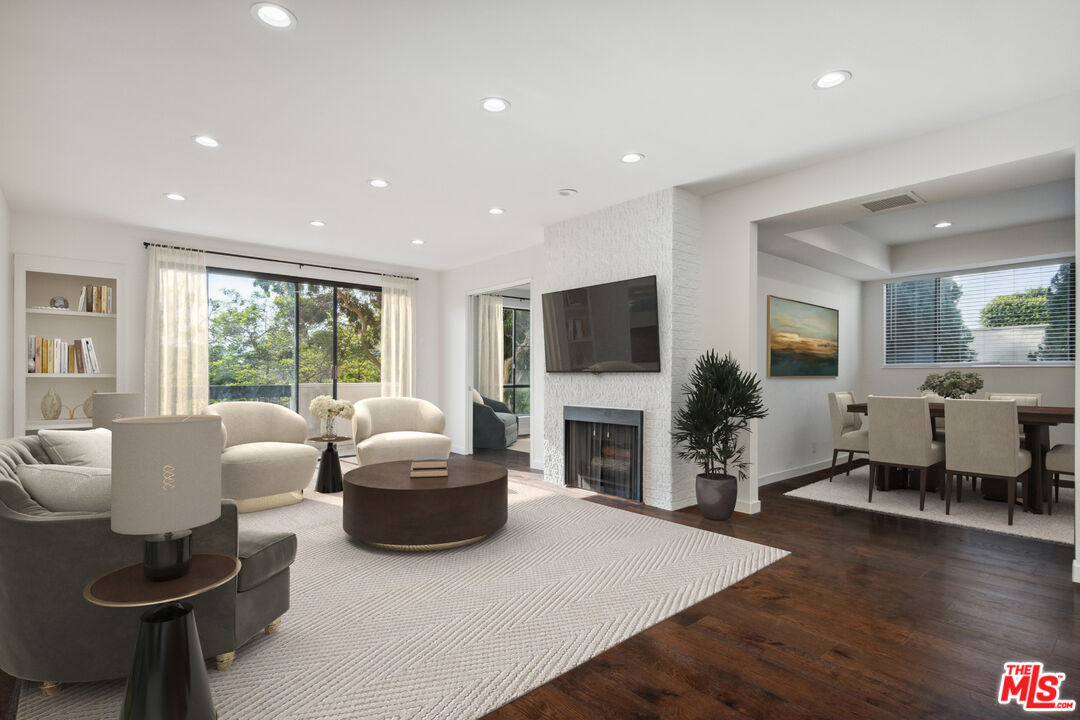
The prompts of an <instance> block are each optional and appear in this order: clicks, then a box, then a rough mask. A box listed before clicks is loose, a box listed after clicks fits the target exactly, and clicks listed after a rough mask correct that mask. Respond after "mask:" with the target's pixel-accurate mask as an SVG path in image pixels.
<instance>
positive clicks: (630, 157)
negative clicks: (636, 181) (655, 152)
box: [622, 153, 645, 163]
mask: <svg viewBox="0 0 1080 720" xmlns="http://www.w3.org/2000/svg"><path fill="white" fill-rule="evenodd" d="M644 159H645V156H644V155H642V154H641V153H627V154H625V155H623V156H622V161H623V162H624V163H636V162H641V161H642V160H644Z"/></svg>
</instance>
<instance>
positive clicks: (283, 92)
mask: <svg viewBox="0 0 1080 720" xmlns="http://www.w3.org/2000/svg"><path fill="white" fill-rule="evenodd" d="M250 4H251V3H250V2H248V0H235V1H230V2H222V1H221V0H185V1H184V2H172V3H166V2H131V1H130V0H97V1H96V2H93V3H88V2H85V0H21V1H14V2H7V3H4V14H3V21H2V22H0V98H3V102H2V103H0V188H2V189H3V191H4V192H5V194H6V196H7V199H8V202H9V204H10V205H11V206H12V208H13V209H14V210H15V211H16V212H18V211H27V210H36V211H44V212H55V213H65V214H72V215H85V216H92V217H96V218H100V219H103V220H110V221H116V222H122V223H127V224H131V225H136V226H141V227H149V228H160V229H164V230H171V231H176V232H185V233H193V234H199V235H208V236H218V237H224V238H229V239H232V240H238V241H246V242H253V243H260V244H264V245H272V246H279V247H287V248H296V249H306V248H311V247H318V248H319V249H320V250H323V251H326V252H333V253H338V254H342V255H347V256H354V257H357V258H365V259H369V260H372V261H385V262H393V263H401V264H412V265H416V266H419V267H427V268H450V267H457V266H461V265H465V264H468V263H471V262H474V261H476V260H479V259H482V258H486V257H491V256H494V255H499V254H504V253H507V252H511V251H513V250H517V249H520V248H523V247H525V246H528V245H532V244H535V243H537V242H540V241H541V239H542V233H543V227H544V226H546V225H549V224H551V223H554V222H558V221H561V220H565V219H567V218H571V217H576V216H579V215H582V214H585V213H587V212H591V211H594V210H597V209H600V208H604V207H608V206H611V205H614V204H617V203H619V202H623V201H626V200H628V199H631V198H634V197H639V196H642V195H645V194H648V193H651V192H654V191H657V190H660V189H663V188H666V187H671V186H677V185H685V184H687V183H696V184H695V185H692V186H691V187H692V188H693V189H695V190H696V191H698V192H702V193H704V192H711V191H715V190H716V189H720V188H722V187H730V186H733V185H737V184H740V183H744V182H747V181H749V180H752V179H757V178H760V177H763V176H766V175H769V174H775V173H778V172H784V171H787V170H791V169H794V168H796V167H802V166H806V165H809V164H812V163H815V162H821V161H825V160H828V159H831V158H835V157H840V156H843V155H848V154H851V153H853V152H858V151H860V150H864V149H866V148H870V147H875V146H878V145H880V144H882V143H888V142H893V141H896V140H898V139H902V138H906V137H911V136H914V135H919V134H922V133H927V132H932V131H934V130H938V129H942V128H945V127H950V126H953V125H957V124H959V123H963V122H968V121H971V120H975V119H978V118H982V117H987V116H990V115H993V114H995V113H999V112H1003V111H1006V110H1009V109H1012V108H1016V107H1020V106H1023V105H1027V104H1030V103H1033V102H1038V101H1041V100H1045V99H1048V98H1051V97H1055V96H1059V95H1062V94H1064V93H1068V92H1073V91H1076V90H1077V89H1080V63H1078V62H1077V53H1076V46H1075V34H1076V32H1075V31H1076V28H1077V27H1078V26H1080V2H1075V0H1044V1H1042V2H1040V3H1038V11H1037V12H1035V11H1033V10H1032V9H1031V5H1030V3H1021V2H1007V1H1004V0H950V1H949V2H941V1H940V0H911V2H908V3H906V4H905V12H904V13H896V12H895V8H894V7H893V6H892V5H888V4H881V3H870V2H861V3H860V2H851V1H850V0H819V1H818V2H814V3H806V2H794V1H792V0H787V1H785V2H773V3H725V2H715V1H714V0H672V1H671V2H663V3H656V2H643V1H637V2H622V3H612V2H600V1H596V2H593V1H591V0H590V1H588V2H548V3H541V2H535V3H508V2H504V1H500V0H462V1H461V2H436V1H434V0H426V1H425V0H417V1H415V2H371V1H368V0H356V1H353V2H345V1H343V0H337V1H336V2H335V1H330V0H326V1H324V2H315V1H314V0H285V3H284V4H285V5H287V6H288V7H289V9H290V10H291V11H292V12H293V13H294V14H295V15H296V17H297V20H298V22H297V25H296V27H295V28H294V29H292V30H289V31H284V32H282V31H275V30H270V29H268V28H266V27H263V26H261V25H260V24H259V23H257V22H256V21H255V20H254V19H253V18H252V15H251V13H250V11H249V6H250ZM763 47H767V48H768V50H767V51H766V52H763V51H762V48H763ZM751 58H752V61H750V60H748V59H751ZM834 69H846V70H850V71H851V72H852V73H853V78H852V79H851V80H850V81H849V82H848V83H846V84H844V85H842V86H840V87H838V88H835V89H832V90H828V91H819V90H815V89H813V88H811V81H812V80H813V79H814V78H815V77H817V76H818V75H820V74H821V73H823V72H825V71H827V70H834ZM492 95H497V96H502V97H505V98H507V99H508V100H510V102H511V107H510V109H509V110H508V111H507V112H504V113H498V114H493V113H487V112H484V111H483V110H482V109H481V107H480V101H481V99H483V98H485V97H488V96H492ZM1018 131H1021V132H1022V131H1023V129H1020V130H1018ZM200 133H206V134H208V135H211V136H213V137H215V138H217V139H218V140H220V142H221V146H220V147H219V148H217V149H213V150H211V149H207V148H203V147H200V146H198V145H196V144H195V143H194V142H192V139H191V138H192V136H193V135H196V134H200ZM630 152H640V153H644V154H645V156H646V158H645V160H644V161H643V162H640V163H636V164H633V165H628V164H624V163H621V162H619V158H620V157H621V156H622V155H624V154H625V153H630ZM376 177H381V178H386V179H388V180H389V181H390V182H391V185H390V187H388V188H385V189H381V190H376V189H374V188H372V187H370V186H369V185H368V184H367V181H368V180H369V179H371V178H376ZM560 188H576V189H578V190H579V193H578V194H577V195H573V196H569V197H563V196H560V195H559V194H558V192H557V191H558V190H559V189H560ZM905 189H907V188H903V189H902V190H905ZM166 192H178V193H181V194H183V195H185V196H186V197H187V200H186V201H184V202H168V201H165V200H164V199H163V198H162V194H163V193H166ZM925 197H927V199H928V200H930V201H932V199H931V198H930V197H929V196H925ZM496 206H497V207H501V208H505V209H506V212H505V214H503V215H499V216H493V215H489V214H488V212H487V211H488V209H489V208H491V207H496ZM846 219H847V220H850V219H852V218H846ZM311 220H322V221H325V223H326V225H325V227H319V228H315V227H312V226H310V225H309V224H308V223H309V221H311ZM822 224H825V223H818V224H817V226H820V225H822ZM802 229H805V228H802ZM418 238H419V239H423V240H424V241H425V243H424V244H423V245H412V244H411V241H412V240H413V239H418Z"/></svg>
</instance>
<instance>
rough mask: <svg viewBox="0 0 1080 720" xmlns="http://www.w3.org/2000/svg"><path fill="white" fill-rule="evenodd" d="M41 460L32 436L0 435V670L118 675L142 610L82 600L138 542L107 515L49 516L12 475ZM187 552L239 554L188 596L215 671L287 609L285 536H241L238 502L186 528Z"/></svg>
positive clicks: (53, 679) (46, 679)
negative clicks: (203, 589)
mask: <svg viewBox="0 0 1080 720" xmlns="http://www.w3.org/2000/svg"><path fill="white" fill-rule="evenodd" d="M35 462H48V459H47V458H46V457H45V455H44V454H43V453H42V451H41V447H40V445H39V444H38V443H37V439H36V438H32V437H28V438H17V439H14V440H5V441H0V637H2V638H3V640H2V641H0V669H3V671H4V672H6V673H8V674H9V675H12V676H14V677H18V678H22V679H24V680H31V681H39V682H42V683H45V684H46V686H43V689H45V687H48V688H50V689H52V688H53V687H55V684H56V683H60V682H83V681H95V680H104V679H109V678H119V677H125V676H126V675H127V674H128V673H129V672H130V671H131V662H132V657H133V652H134V649H135V641H136V637H137V635H138V630H139V616H140V615H141V614H142V613H143V612H144V611H145V610H146V608H115V607H100V606H98V605H94V604H91V603H90V602H88V601H87V600H85V599H84V598H83V589H84V587H85V586H86V585H87V583H89V582H90V581H91V580H94V579H95V578H97V577H100V576H101V575H104V574H105V573H107V572H110V571H112V570H115V569H117V568H119V567H122V566H125V565H130V564H132V563H134V562H139V561H140V559H141V557H142V539H141V538H139V537H134V536H123V535H118V534H116V533H113V532H112V530H111V529H110V516H109V513H84V512H51V511H49V510H46V509H45V508H43V507H41V506H40V505H39V504H38V503H36V502H35V501H34V500H33V499H32V498H31V497H30V496H29V495H28V494H27V493H26V491H25V490H24V489H23V487H22V486H21V485H20V484H19V482H18V480H17V479H14V478H13V477H12V473H13V470H14V469H15V468H16V467H17V466H18V465H19V464H32V463H35ZM191 545H192V552H196V553H200V552H214V553H224V554H229V555H239V557H240V558H241V561H242V562H243V564H244V568H243V570H242V571H241V574H240V576H238V577H237V578H234V579H233V580H231V581H229V582H228V583H226V584H225V585H223V586H221V587H218V588H216V589H214V590H211V591H210V592H207V593H204V594H202V595H199V596H196V597H194V598H190V599H188V600H187V602H190V603H191V604H192V605H193V606H194V607H195V617H196V622H197V624H198V629H199V637H200V640H201V642H202V646H203V647H202V649H203V656H204V657H207V658H216V659H217V661H218V667H219V669H227V668H228V666H229V665H231V663H232V659H233V657H234V651H235V650H236V649H237V648H238V647H240V645H242V644H243V643H244V642H246V641H247V640H249V639H251V638H252V637H254V636H255V635H256V634H258V633H259V631H260V630H263V629H266V631H267V632H274V631H276V629H277V622H276V621H277V620H278V619H280V617H281V616H282V615H283V614H284V613H285V611H286V610H288V607H289V564H291V562H292V560H293V558H294V557H295V552H296V538H295V536H294V535H292V534H291V533H265V532H258V533H240V532H238V529H237V511H236V503H235V502H234V501H232V500H224V501H222V505H221V517H220V518H218V519H217V520H215V521H214V522H212V523H209V524H207V525H204V526H202V527H198V528H195V529H194V530H193V532H192V543H191Z"/></svg>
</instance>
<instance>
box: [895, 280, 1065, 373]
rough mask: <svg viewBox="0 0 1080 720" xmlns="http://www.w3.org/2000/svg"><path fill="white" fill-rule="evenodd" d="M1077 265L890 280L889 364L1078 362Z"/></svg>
mask: <svg viewBox="0 0 1080 720" xmlns="http://www.w3.org/2000/svg"><path fill="white" fill-rule="evenodd" d="M1075 273H1076V265H1075V263H1056V264H1052V265H1036V266H1027V267H1019V268H1005V269H1001V270H989V271H984V272H978V273H967V274H962V275H954V276H952V277H940V278H921V279H918V280H906V281H901V282H895V283H887V284H886V286H885V362H886V364H899V363H941V364H960V363H980V364H1000V365H1020V364H1027V363H1032V362H1047V361H1066V362H1067V361H1073V360H1075V355H1076V349H1075V346H1076V321H1075V298H1076V291H1075Z"/></svg>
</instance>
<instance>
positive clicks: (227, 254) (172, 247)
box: [143, 242, 420, 280]
mask: <svg viewBox="0 0 1080 720" xmlns="http://www.w3.org/2000/svg"><path fill="white" fill-rule="evenodd" d="M151 245H153V246H154V247H163V248H169V249H170V250H189V251H191V252H201V253H206V254H207V255H222V256H224V257H234V258H241V259H243V260H262V261H263V262H276V263H282V264H283V265H296V266H297V267H300V268H305V267H313V268H321V269H323V270H340V271H341V272H352V273H360V274H361V275H383V276H385V277H395V278H402V279H405V280H419V279H420V278H418V277H413V276H412V275H395V274H394V273H385V272H378V271H375V270H357V269H355V268H344V267H335V266H333V265H317V264H315V263H302V262H296V261H295V260H277V259H275V258H266V257H259V256H258V255H241V254H239V253H231V252H222V251H221V250H200V249H198V248H188V247H180V246H179V245H165V244H163V243H152V242H143V248H144V249H145V248H148V247H150V246H151Z"/></svg>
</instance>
